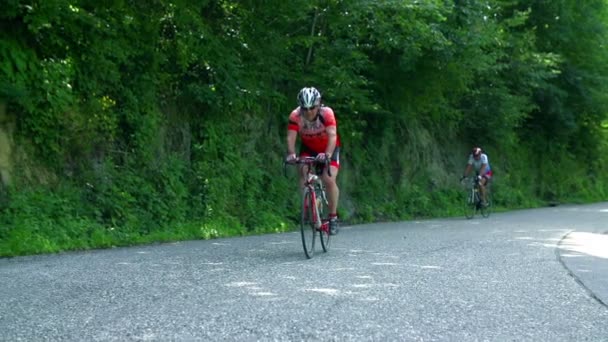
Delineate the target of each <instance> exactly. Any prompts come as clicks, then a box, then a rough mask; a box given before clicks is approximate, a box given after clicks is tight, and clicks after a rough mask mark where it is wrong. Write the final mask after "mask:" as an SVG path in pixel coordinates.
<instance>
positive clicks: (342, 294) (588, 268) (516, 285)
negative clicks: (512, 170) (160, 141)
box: [0, 203, 608, 341]
mask: <svg viewBox="0 0 608 342" xmlns="http://www.w3.org/2000/svg"><path fill="white" fill-rule="evenodd" d="M606 232H608V203H599V204H594V205H585V206H560V207H555V208H545V209H535V210H523V211H514V212H509V213H500V214H493V215H492V216H491V217H490V218H488V219H482V218H476V219H473V220H465V219H462V218H454V219H439V220H425V221H412V222H402V223H385V224H370V225H361V226H353V227H343V228H342V230H341V232H340V234H339V235H338V236H336V237H335V239H334V240H333V241H332V249H331V250H330V252H329V253H322V252H319V253H318V254H317V255H316V256H315V257H314V258H313V259H311V260H306V259H305V258H304V254H303V252H302V247H301V244H300V240H299V239H300V238H299V235H298V234H297V233H285V234H272V235H264V236H255V237H245V238H232V239H218V240H210V241H190V242H181V243H173V244H164V245H154V246H144V247H134V248H117V249H112V250H100V251H91V252H79V253H66V254H61V255H48V256H33V257H21V258H11V259H1V260H0V340H2V341H191V340H200V341H254V340H262V341H269V340H279V341H332V340H336V341H608V308H607V306H606V304H607V303H608V235H606V234H605V233H606Z"/></svg>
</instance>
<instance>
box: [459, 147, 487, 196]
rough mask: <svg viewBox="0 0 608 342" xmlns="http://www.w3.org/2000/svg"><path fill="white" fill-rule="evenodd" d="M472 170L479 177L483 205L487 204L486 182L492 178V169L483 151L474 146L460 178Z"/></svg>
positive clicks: (463, 177)
mask: <svg viewBox="0 0 608 342" xmlns="http://www.w3.org/2000/svg"><path fill="white" fill-rule="evenodd" d="M472 170H475V174H476V175H477V177H478V178H479V190H480V191H481V200H482V202H483V205H487V204H488V202H487V201H486V184H488V182H489V181H490V180H491V179H492V169H491V168H490V161H489V160H488V156H487V155H486V154H485V153H483V151H482V150H481V148H479V147H474V148H473V150H472V151H471V154H470V155H469V161H468V163H467V167H466V168H465V170H464V174H463V175H462V178H461V180H463V179H465V178H466V177H467V176H468V175H469V173H471V171H472Z"/></svg>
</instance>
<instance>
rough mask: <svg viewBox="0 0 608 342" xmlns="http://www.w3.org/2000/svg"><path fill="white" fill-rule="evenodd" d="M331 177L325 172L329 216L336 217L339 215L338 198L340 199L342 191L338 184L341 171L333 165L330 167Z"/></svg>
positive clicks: (324, 181) (324, 180)
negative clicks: (337, 180) (337, 178)
mask: <svg viewBox="0 0 608 342" xmlns="http://www.w3.org/2000/svg"><path fill="white" fill-rule="evenodd" d="M330 170H331V177H330V176H329V175H328V174H327V172H323V183H324V184H325V189H326V190H327V201H328V202H329V203H328V204H329V205H328V207H329V214H330V215H332V216H335V215H336V214H337V213H338V198H339V197H340V189H339V188H338V184H337V183H336V177H337V176H338V171H339V169H338V168H337V167H335V166H333V165H331V166H330Z"/></svg>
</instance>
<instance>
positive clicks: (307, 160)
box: [285, 157, 331, 259]
mask: <svg viewBox="0 0 608 342" xmlns="http://www.w3.org/2000/svg"><path fill="white" fill-rule="evenodd" d="M287 164H293V165H302V167H301V168H300V172H302V173H303V174H302V175H301V176H303V177H304V189H303V191H302V211H301V215H302V216H301V220H300V232H301V234H302V246H303V247H304V254H305V255H306V257H307V258H308V259H310V258H312V256H313V254H314V250H315V241H316V237H317V235H319V239H320V240H321V246H322V247H323V251H324V252H327V251H328V250H329V243H330V229H329V219H325V218H323V217H322V215H323V208H324V207H326V206H328V204H329V203H328V200H327V196H326V193H325V186H324V184H323V181H322V179H321V177H319V175H318V174H317V172H316V167H317V166H318V165H321V163H319V162H318V161H317V160H316V159H315V158H314V157H304V158H301V159H298V160H295V161H293V162H289V163H288V162H286V163H285V166H286V165H287ZM323 165H324V166H325V168H326V169H327V173H328V175H330V176H331V171H330V169H329V161H328V160H326V161H324V162H323ZM285 172H286V170H285Z"/></svg>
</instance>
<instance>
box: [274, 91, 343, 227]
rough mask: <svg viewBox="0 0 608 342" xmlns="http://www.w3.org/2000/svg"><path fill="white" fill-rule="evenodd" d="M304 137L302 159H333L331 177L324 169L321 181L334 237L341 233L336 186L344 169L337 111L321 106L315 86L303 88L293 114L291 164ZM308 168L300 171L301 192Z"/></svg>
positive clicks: (289, 139)
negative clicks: (297, 141) (298, 142)
mask: <svg viewBox="0 0 608 342" xmlns="http://www.w3.org/2000/svg"><path fill="white" fill-rule="evenodd" d="M298 134H299V135H300V140H301V144H300V157H316V159H317V160H318V161H320V162H324V161H326V160H329V167H330V170H331V176H329V175H328V174H327V171H326V170H325V169H324V170H323V174H322V176H321V179H322V180H323V183H324V184H325V188H326V190H327V194H328V196H327V201H328V202H329V203H328V206H329V229H330V234H332V235H335V234H337V233H338V214H337V212H338V197H339V196H340V189H338V184H337V183H336V177H337V176H338V170H339V169H340V137H339V136H338V125H337V122H336V117H335V116H334V111H333V110H332V109H331V108H330V107H327V106H324V105H322V104H321V93H319V91H318V90H317V89H315V88H314V87H306V88H302V89H301V90H300V92H299V93H298V107H297V108H296V109H294V110H293V111H292V112H291V114H290V115H289V124H288V126H287V158H286V161H287V162H292V161H295V160H296V159H297V157H296V149H295V147H296V139H297V136H298ZM304 177H305V173H304V168H303V167H302V168H300V189H303V188H304V182H305V179H304Z"/></svg>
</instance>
